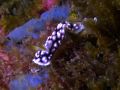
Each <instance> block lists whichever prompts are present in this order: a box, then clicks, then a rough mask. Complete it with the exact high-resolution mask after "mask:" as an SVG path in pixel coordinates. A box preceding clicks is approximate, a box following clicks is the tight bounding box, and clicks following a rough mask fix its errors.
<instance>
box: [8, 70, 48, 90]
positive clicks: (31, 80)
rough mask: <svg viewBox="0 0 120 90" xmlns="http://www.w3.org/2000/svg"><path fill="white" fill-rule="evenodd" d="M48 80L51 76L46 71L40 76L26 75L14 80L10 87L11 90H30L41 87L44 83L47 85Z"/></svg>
mask: <svg viewBox="0 0 120 90" xmlns="http://www.w3.org/2000/svg"><path fill="white" fill-rule="evenodd" d="M48 78H49V75H48V72H46V71H45V72H44V73H42V74H40V75H36V74H35V75H34V74H26V75H23V76H19V77H18V78H17V79H15V80H12V81H11V82H10V84H9V87H10V90H30V88H37V87H39V86H40V85H41V84H42V83H45V82H46V80H47V79H48Z"/></svg>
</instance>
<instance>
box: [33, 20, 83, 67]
mask: <svg viewBox="0 0 120 90" xmlns="http://www.w3.org/2000/svg"><path fill="white" fill-rule="evenodd" d="M65 28H67V29H68V30H72V31H75V32H81V31H82V30H84V25H83V24H82V23H80V24H72V23H69V22H67V21H65V22H62V23H59V24H58V25H57V27H56V28H55V30H54V31H53V32H52V34H51V36H49V37H48V38H47V40H46V42H45V44H44V47H45V50H39V51H37V52H36V53H35V57H34V59H33V62H34V63H36V64H38V65H40V66H47V65H49V64H50V62H51V58H52V56H53V54H54V53H55V51H56V50H57V48H58V47H59V46H60V45H61V41H62V40H63V39H64V36H65Z"/></svg>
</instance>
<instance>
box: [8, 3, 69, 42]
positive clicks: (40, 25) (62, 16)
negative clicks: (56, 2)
mask: <svg viewBox="0 0 120 90" xmlns="http://www.w3.org/2000/svg"><path fill="white" fill-rule="evenodd" d="M60 12H61V13H60ZM69 13H70V7H69V5H62V6H56V7H53V8H52V9H50V10H48V11H46V12H45V13H43V14H42V15H41V17H40V18H39V19H31V20H29V21H28V22H27V23H25V24H24V25H22V26H19V27H17V28H15V29H14V30H12V31H11V32H10V33H9V34H8V35H7V38H8V39H9V40H8V43H11V42H12V43H16V42H21V41H22V40H24V39H26V38H27V37H32V38H34V39H38V38H39V34H40V31H42V30H44V29H45V25H46V23H47V22H49V21H58V22H60V21H64V20H66V19H67V17H68V16H69ZM12 43H11V44H12Z"/></svg>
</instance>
